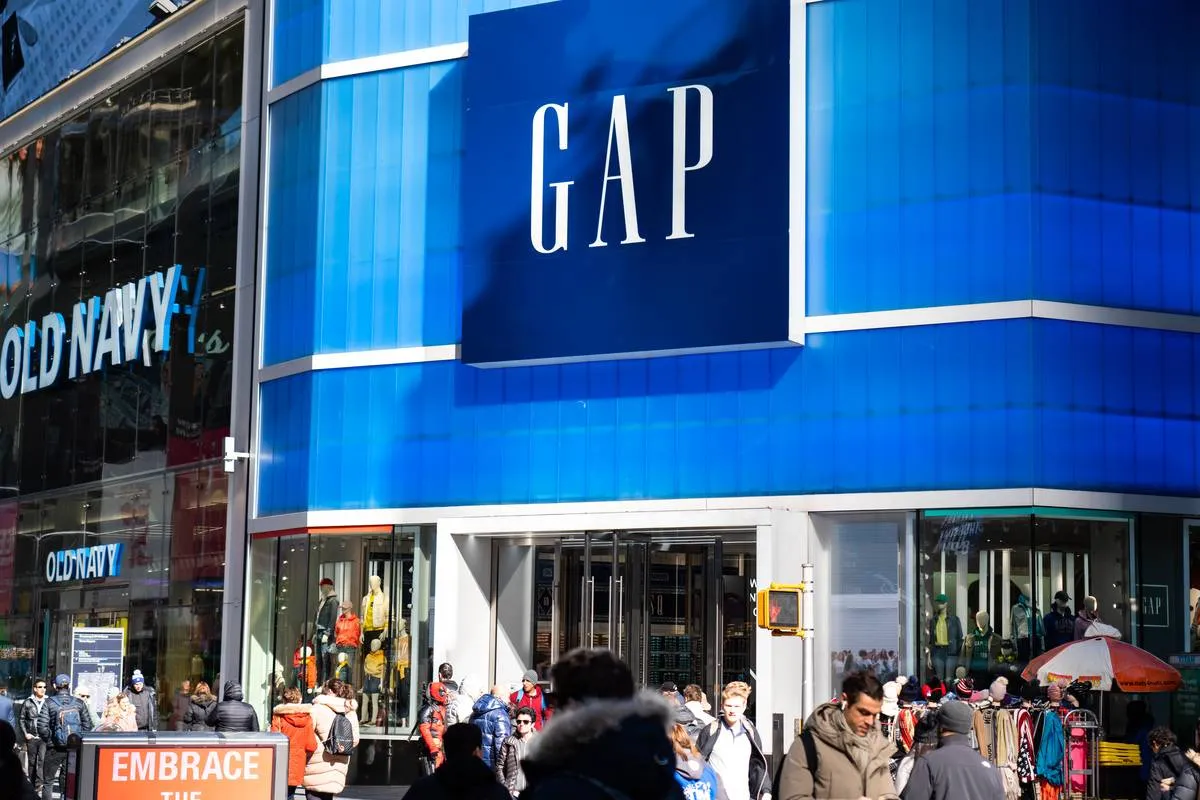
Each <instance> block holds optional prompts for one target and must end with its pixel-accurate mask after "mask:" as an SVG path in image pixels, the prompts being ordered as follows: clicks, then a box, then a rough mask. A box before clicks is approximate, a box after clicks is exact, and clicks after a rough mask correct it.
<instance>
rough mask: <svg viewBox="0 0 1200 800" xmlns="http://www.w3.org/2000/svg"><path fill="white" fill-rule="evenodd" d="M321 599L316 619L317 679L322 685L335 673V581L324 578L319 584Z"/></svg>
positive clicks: (336, 605) (336, 603)
mask: <svg viewBox="0 0 1200 800" xmlns="http://www.w3.org/2000/svg"><path fill="white" fill-rule="evenodd" d="M317 588H318V591H319V592H320V596H321V599H320V601H319V602H318V603H317V618H316V631H317V633H316V637H315V638H316V641H315V642H314V645H315V646H316V651H317V652H316V655H317V678H318V680H320V681H321V682H322V683H324V682H325V679H326V678H328V677H329V673H330V672H332V671H333V659H334V655H333V654H334V648H335V647H336V645H335V644H334V642H333V629H334V626H335V625H336V624H337V613H338V611H337V608H338V601H337V592H335V591H334V590H333V581H332V580H331V579H329V578H322V579H321V582H320V583H319V584H317Z"/></svg>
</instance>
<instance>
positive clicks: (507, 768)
mask: <svg viewBox="0 0 1200 800" xmlns="http://www.w3.org/2000/svg"><path fill="white" fill-rule="evenodd" d="M536 720H537V715H536V714H534V713H533V709H532V708H519V709H517V715H516V720H515V721H514V722H513V726H514V728H515V730H514V731H513V734H512V735H511V736H509V737H508V738H507V739H505V740H504V744H503V746H501V748H500V757H499V758H498V759H497V760H496V779H497V780H498V781H500V783H501V784H502V785H503V786H504V788H505V789H507V790H508V793H509V794H510V795H512V796H513V797H517V796H518V795H520V794H521V792H523V791H525V786H526V781H525V769H524V767H522V766H521V762H522V761H524V760H525V752H526V749H527V748H528V747H529V742H530V740H531V739H532V738H533V736H534V734H535V731H534V727H533V723H534V722H535V721H536Z"/></svg>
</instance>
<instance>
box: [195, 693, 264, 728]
mask: <svg viewBox="0 0 1200 800" xmlns="http://www.w3.org/2000/svg"><path fill="white" fill-rule="evenodd" d="M244 697H245V694H243V692H242V685H241V684H240V683H238V682H237V681H226V682H225V699H224V700H222V701H221V702H219V703H217V704H216V705H214V706H213V707H212V711H210V712H208V719H206V720H205V723H207V724H208V726H209V727H210V728H212V729H213V730H214V731H216V732H217V733H255V732H257V731H258V730H259V727H258V712H257V711H255V710H254V706H252V705H250V704H249V703H247V702H245V701H244V700H243V698H244Z"/></svg>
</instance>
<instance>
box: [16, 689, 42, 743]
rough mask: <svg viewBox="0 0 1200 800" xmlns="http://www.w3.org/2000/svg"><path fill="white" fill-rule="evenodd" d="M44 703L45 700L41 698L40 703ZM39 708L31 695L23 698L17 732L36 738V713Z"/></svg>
mask: <svg viewBox="0 0 1200 800" xmlns="http://www.w3.org/2000/svg"><path fill="white" fill-rule="evenodd" d="M45 704H46V701H45V700H44V699H43V700H42V705H45ZM41 710H42V709H41V706H39V705H38V704H37V701H35V700H34V699H33V698H32V697H27V698H25V702H24V703H22V704H21V730H20V731H18V733H20V734H24V735H25V736H26V737H30V736H32V737H33V738H35V739H36V738H37V737H38V726H37V721H38V714H39V713H40V712H41Z"/></svg>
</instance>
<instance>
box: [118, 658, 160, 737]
mask: <svg viewBox="0 0 1200 800" xmlns="http://www.w3.org/2000/svg"><path fill="white" fill-rule="evenodd" d="M125 696H126V697H128V698H129V702H130V703H131V704H133V707H134V709H135V710H136V711H137V726H138V727H137V729H138V730H139V731H157V730H158V698H156V697H155V696H154V689H152V688H150V687H149V686H147V685H146V678H145V676H143V675H142V671H141V670H140V669H135V670H134V671H133V675H132V676H131V677H130V679H129V686H127V687H126V688H125Z"/></svg>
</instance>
